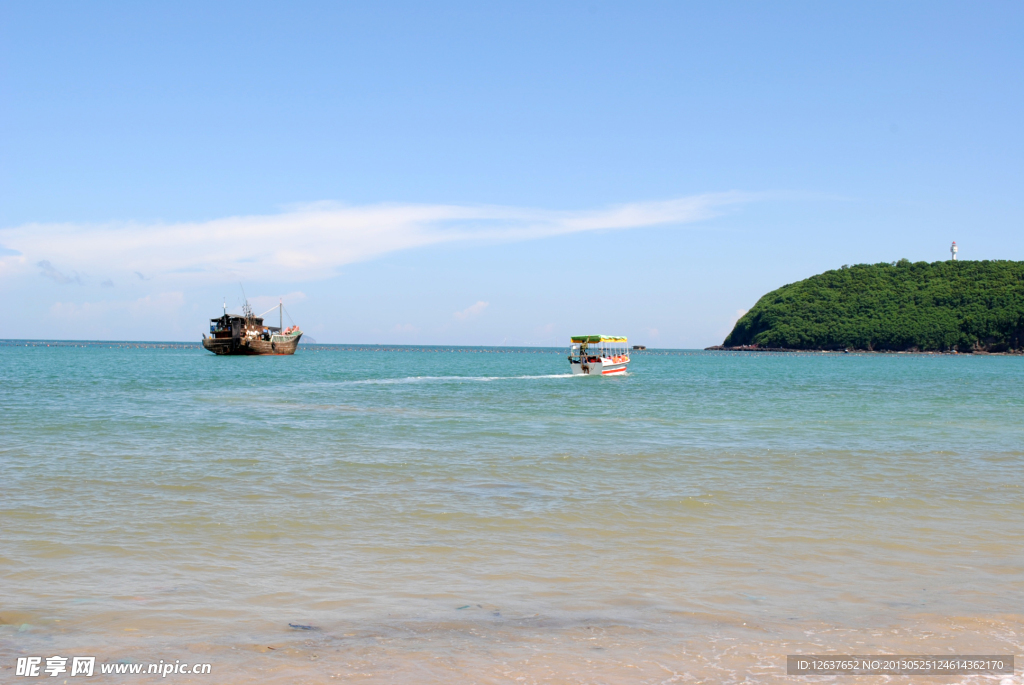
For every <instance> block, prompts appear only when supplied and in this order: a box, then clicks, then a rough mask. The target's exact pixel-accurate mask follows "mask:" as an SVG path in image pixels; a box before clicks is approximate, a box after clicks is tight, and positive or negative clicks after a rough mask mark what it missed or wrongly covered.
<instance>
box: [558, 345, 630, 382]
mask: <svg viewBox="0 0 1024 685" xmlns="http://www.w3.org/2000/svg"><path fill="white" fill-rule="evenodd" d="M570 341H571V343H572V344H571V345H570V346H569V368H571V369H572V373H573V375H574V376H617V375H622V374H624V373H626V364H628V363H629V348H628V347H627V346H626V339H625V338H624V337H621V336H617V335H574V336H573V337H572V338H570Z"/></svg>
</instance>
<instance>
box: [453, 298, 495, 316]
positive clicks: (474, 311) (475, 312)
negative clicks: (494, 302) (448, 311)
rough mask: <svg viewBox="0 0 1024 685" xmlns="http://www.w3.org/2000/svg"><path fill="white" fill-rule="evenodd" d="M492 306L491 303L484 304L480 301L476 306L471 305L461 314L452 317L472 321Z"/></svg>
mask: <svg viewBox="0 0 1024 685" xmlns="http://www.w3.org/2000/svg"><path fill="white" fill-rule="evenodd" d="M490 304H491V303H490V302H484V301H483V300H480V301H479V302H477V303H476V304H471V305H469V306H468V307H466V308H465V309H463V310H462V311H461V312H455V313H454V314H452V316H454V317H455V318H456V319H471V318H473V317H474V316H480V315H481V314H483V313H484V310H485V309H487V307H489V306H490Z"/></svg>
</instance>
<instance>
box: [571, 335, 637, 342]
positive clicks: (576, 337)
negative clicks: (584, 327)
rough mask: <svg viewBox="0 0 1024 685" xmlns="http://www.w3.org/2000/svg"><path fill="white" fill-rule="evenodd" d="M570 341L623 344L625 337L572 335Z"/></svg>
mask: <svg viewBox="0 0 1024 685" xmlns="http://www.w3.org/2000/svg"><path fill="white" fill-rule="evenodd" d="M570 340H571V341H572V342H574V343H603V342H613V343H624V342H626V337H625V336H622V335H574V336H572V337H571V338H570Z"/></svg>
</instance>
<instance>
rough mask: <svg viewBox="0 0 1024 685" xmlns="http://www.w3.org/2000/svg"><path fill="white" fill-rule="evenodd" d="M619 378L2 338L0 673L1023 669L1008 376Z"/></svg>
mask: <svg viewBox="0 0 1024 685" xmlns="http://www.w3.org/2000/svg"><path fill="white" fill-rule="evenodd" d="M630 368H631V372H630V374H629V375H628V376H626V377H621V378H582V377H571V376H569V375H567V374H566V371H567V362H566V360H565V355H564V352H563V351H553V350H547V351H543V350H518V351H515V350H506V351H502V352H497V351H494V350H486V349H481V348H475V349H474V348H445V349H444V350H423V349H415V348H390V349H387V350H382V349H374V348H342V347H331V346H313V347H310V348H300V351H299V352H298V353H297V354H296V355H295V356H294V357H264V358H238V357H235V358H221V357H214V356H212V355H210V354H208V353H206V352H204V351H202V350H201V349H198V348H193V347H188V346H164V347H160V346H154V345H149V346H137V345H87V346H70V345H60V346H56V345H51V346H50V347H46V346H45V343H44V344H43V345H38V344H35V345H25V344H23V343H7V344H3V345H0V384H2V385H0V387H2V388H3V389H2V390H0V410H2V417H0V428H2V433H3V436H4V439H3V442H2V444H0V581H2V582H0V680H2V681H4V682H7V680H8V678H6V677H4V676H3V675H2V674H5V673H6V674H13V670H3V669H13V665H14V658H15V657H17V656H29V655H38V656H44V657H45V656H51V655H54V654H57V655H63V656H69V655H79V654H81V655H96V656H97V657H98V658H99V659H98V660H99V661H100V662H104V661H107V662H113V661H118V660H127V661H133V662H145V663H148V662H156V661H159V660H160V659H163V660H165V661H174V660H181V661H188V662H197V661H204V662H210V663H211V664H212V665H213V666H212V668H213V672H214V673H213V675H212V676H210V675H207V676H191V675H190V676H185V675H170V676H168V679H170V680H172V681H175V682H217V683H236V682H237V683H249V682H252V683H255V682H268V683H273V682H282V683H283V682H310V683H319V682H343V681H346V680H353V681H359V682H395V683H414V682H415V683H430V682H446V683H449V682H453V681H458V682H487V683H490V682H495V683H500V682H525V683H530V682H580V683H584V682H586V683H589V682H601V683H637V682H651V683H664V682H744V681H746V682H783V681H785V682H791V681H792V680H793V679H792V678H787V677H786V676H785V655H786V654H792V653H798V652H804V653H824V652H828V651H836V652H837V653H854V654H865V653H867V654H884V653H912V654H922V653H968V654H1012V653H1015V652H1016V653H1018V654H1020V653H1021V652H1022V649H1021V643H1022V637H1021V635H1022V632H1021V631H1022V629H1024V611H1022V607H1024V553H1022V550H1024V492H1022V487H1024V486H1022V479H1021V476H1022V473H1024V358H1018V357H995V356H985V357H972V356H938V355H835V354H791V355H773V354H731V353H704V352H673V353H657V352H650V351H649V352H647V353H643V354H638V355H636V356H635V357H634V361H633V363H632V364H631V365H630ZM289 624H294V625H299V626H309V627H312V628H313V629H312V630H305V629H302V628H293V627H289ZM1018 670H1019V669H1018ZM154 677H155V676H142V678H148V679H150V680H151V679H153V678H154ZM13 679H14V678H13V677H12V678H10V680H13ZM126 679H129V677H127V676H118V677H114V676H109V677H106V678H104V677H99V676H98V677H96V678H95V679H94V680H95V681H97V682H106V681H109V682H115V681H116V682H123V681H125V680H126ZM847 679H848V680H852V681H859V680H864V681H865V682H867V681H868V680H870V681H871V682H878V680H879V679H878V678H872V679H868V678H847ZM1017 679H1018V680H1015V681H1014V682H1019V676H1017ZM47 680H49V678H48V677H47ZM804 680H808V681H814V680H815V679H814V678H804ZM818 680H834V679H830V678H827V677H826V678H821V677H819V678H818ZM911 680H912V681H913V682H930V681H929V680H928V679H927V678H925V679H921V678H913V679H910V678H903V679H901V678H891V679H889V682H910V681H911ZM933 680H934V681H935V682H999V679H996V680H995V681H993V680H992V679H990V678H989V679H985V678H970V677H962V676H961V677H959V678H956V679H950V678H934V679H933ZM25 682H30V681H29V680H27V679H25ZM70 682H75V680H74V679H72V680H71V681H70ZM89 682H91V681H89Z"/></svg>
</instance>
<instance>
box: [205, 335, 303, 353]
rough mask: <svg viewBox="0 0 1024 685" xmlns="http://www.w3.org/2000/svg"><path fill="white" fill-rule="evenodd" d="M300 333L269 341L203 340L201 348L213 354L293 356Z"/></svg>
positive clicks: (257, 339) (273, 337) (243, 339)
mask: <svg viewBox="0 0 1024 685" xmlns="http://www.w3.org/2000/svg"><path fill="white" fill-rule="evenodd" d="M301 337H302V333H297V334H296V335H272V336H271V337H270V340H262V339H260V338H251V339H246V338H203V347H205V348H206V349H208V350H209V351H210V352H213V353H214V354H224V355H228V354H237V355H282V354H295V348H296V347H298V346H299V338H301Z"/></svg>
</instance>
